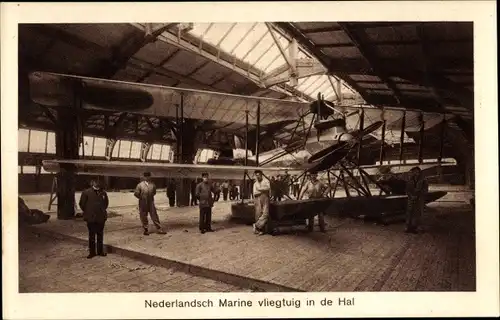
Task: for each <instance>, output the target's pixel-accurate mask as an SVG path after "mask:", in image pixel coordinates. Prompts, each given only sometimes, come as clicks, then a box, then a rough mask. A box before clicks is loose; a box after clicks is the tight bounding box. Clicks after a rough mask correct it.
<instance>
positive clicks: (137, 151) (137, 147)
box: [130, 141, 141, 159]
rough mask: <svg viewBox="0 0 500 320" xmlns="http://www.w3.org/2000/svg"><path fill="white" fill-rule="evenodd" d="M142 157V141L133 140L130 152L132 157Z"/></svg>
mask: <svg viewBox="0 0 500 320" xmlns="http://www.w3.org/2000/svg"><path fill="white" fill-rule="evenodd" d="M140 157H141V143H140V142H139V141H133V142H132V150H131V152H130V158H132V159H139V158H140Z"/></svg>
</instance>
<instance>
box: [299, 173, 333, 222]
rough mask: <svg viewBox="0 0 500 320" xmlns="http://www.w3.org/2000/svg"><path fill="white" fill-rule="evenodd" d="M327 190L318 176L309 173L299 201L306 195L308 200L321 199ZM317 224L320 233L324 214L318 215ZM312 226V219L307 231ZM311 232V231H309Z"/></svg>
mask: <svg viewBox="0 0 500 320" xmlns="http://www.w3.org/2000/svg"><path fill="white" fill-rule="evenodd" d="M326 190H327V187H326V185H325V184H324V183H323V182H321V181H319V180H318V175H317V174H316V173H311V174H310V175H309V181H308V182H307V183H306V185H305V186H304V189H303V190H302V192H301V194H300V195H299V198H298V199H299V200H300V199H302V197H303V196H304V195H306V194H307V195H308V198H309V199H321V198H324V197H325V196H324V194H325V192H326ZM318 222H319V226H320V229H321V231H325V214H324V212H320V213H318ZM313 226H314V217H313V218H312V220H311V221H309V230H311V229H312V228H313ZM311 231H312V230H311Z"/></svg>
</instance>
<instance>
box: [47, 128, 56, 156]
mask: <svg viewBox="0 0 500 320" xmlns="http://www.w3.org/2000/svg"><path fill="white" fill-rule="evenodd" d="M46 152H47V153H49V154H55V153H56V134H55V132H51V131H49V132H47V151H46Z"/></svg>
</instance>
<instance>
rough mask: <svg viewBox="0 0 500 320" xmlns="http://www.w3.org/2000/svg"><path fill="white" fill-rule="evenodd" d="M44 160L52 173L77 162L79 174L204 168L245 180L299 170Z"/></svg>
mask: <svg viewBox="0 0 500 320" xmlns="http://www.w3.org/2000/svg"><path fill="white" fill-rule="evenodd" d="M42 164H43V168H44V170H45V171H47V172H51V173H56V172H59V171H60V169H61V166H64V165H73V166H74V167H75V171H76V173H78V174H83V175H104V176H112V177H140V176H142V175H143V173H144V172H150V173H151V176H152V177H162V178H193V179H195V178H200V177H201V174H202V173H203V172H207V173H208V174H209V175H210V178H212V179H224V180H226V179H227V180H242V179H243V176H244V174H245V172H247V173H248V174H249V175H250V176H253V174H254V171H255V170H261V171H262V172H263V173H264V174H265V175H276V174H278V173H283V172H284V171H285V170H288V172H289V173H290V174H297V173H298V172H299V171H298V170H294V169H289V168H260V167H243V166H224V165H198V164H176V163H149V162H129V161H100V160H44V161H42Z"/></svg>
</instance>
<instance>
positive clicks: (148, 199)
mask: <svg viewBox="0 0 500 320" xmlns="http://www.w3.org/2000/svg"><path fill="white" fill-rule="evenodd" d="M155 195H156V186H155V184H154V183H153V181H151V173H149V172H145V173H144V177H143V178H142V181H141V182H139V184H138V185H137V187H136V188H135V192H134V196H135V197H136V198H137V199H139V216H140V218H141V222H142V227H143V228H144V235H145V236H147V235H149V229H148V227H149V221H148V213H149V215H150V216H151V220H153V223H154V225H155V227H156V229H157V230H158V233H159V234H165V233H166V232H165V231H163V229H162V227H161V224H160V219H159V218H158V213H157V212H156V206H155Z"/></svg>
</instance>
